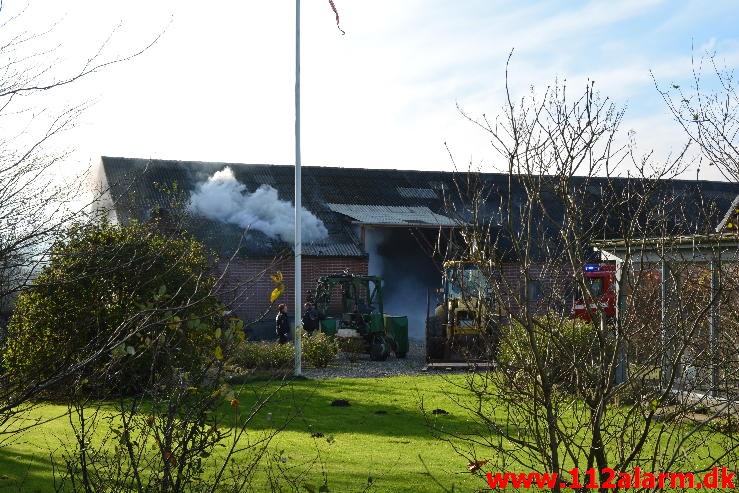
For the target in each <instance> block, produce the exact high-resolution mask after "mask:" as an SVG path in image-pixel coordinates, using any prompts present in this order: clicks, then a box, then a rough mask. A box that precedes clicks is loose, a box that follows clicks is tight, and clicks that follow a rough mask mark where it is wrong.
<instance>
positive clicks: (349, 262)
mask: <svg viewBox="0 0 739 493" xmlns="http://www.w3.org/2000/svg"><path fill="white" fill-rule="evenodd" d="M219 269H220V270H221V272H224V270H225V272H224V273H223V280H222V283H221V299H222V300H223V302H224V303H226V304H227V305H229V306H231V307H232V309H233V311H234V314H235V315H236V316H238V317H240V318H241V319H243V320H244V322H246V323H251V322H253V321H255V320H257V319H258V318H259V317H260V316H263V315H264V314H265V311H266V310H267V309H268V308H269V296H270V293H271V292H272V290H273V289H274V287H275V284H274V282H273V281H272V280H271V279H270V275H271V274H275V273H276V272H277V271H280V272H282V275H283V279H284V284H285V288H286V289H285V292H284V293H283V294H282V296H280V298H279V300H278V301H277V302H276V304H277V303H285V304H287V309H288V313H289V314H290V315H291V316H292V315H294V313H295V307H294V306H293V305H294V300H295V298H294V296H295V295H294V293H295V291H294V289H295V275H294V274H295V270H294V259H293V257H292V256H291V257H288V258H282V259H271V258H249V259H243V260H241V259H240V260H238V261H233V262H232V263H231V264H229V265H227V264H226V263H220V264H219ZM344 269H349V271H350V272H352V273H354V274H367V257H306V256H304V257H303V259H302V269H301V270H302V285H303V293H302V299H303V301H305V298H306V291H308V290H309V289H310V290H314V289H315V287H316V282H317V281H318V278H319V277H321V276H325V275H328V274H336V273H339V272H342V271H343V270H344ZM275 313H276V308H274V309H272V310H270V311H269V312H268V314H267V315H266V316H265V320H267V321H270V323H271V320H272V319H273V318H274V316H275Z"/></svg>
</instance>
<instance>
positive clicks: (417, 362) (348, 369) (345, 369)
mask: <svg viewBox="0 0 739 493" xmlns="http://www.w3.org/2000/svg"><path fill="white" fill-rule="evenodd" d="M424 366H426V348H425V343H424V341H413V340H411V341H410V342H409V347H408V354H407V356H406V357H405V358H404V359H398V358H396V357H395V355H394V354H392V353H391V354H390V356H388V358H387V360H386V361H372V360H370V358H369V355H368V354H362V355H357V356H356V361H351V360H350V359H349V358H348V357H347V355H346V354H344V353H339V359H337V360H336V361H334V362H332V363H331V364H330V365H329V366H328V367H327V368H305V367H304V368H303V376H305V377H308V378H368V377H394V376H398V375H418V374H419V373H421V368H423V367H424Z"/></svg>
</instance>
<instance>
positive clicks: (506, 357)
mask: <svg viewBox="0 0 739 493" xmlns="http://www.w3.org/2000/svg"><path fill="white" fill-rule="evenodd" d="M501 332H502V337H501V341H500V346H499V348H498V364H499V367H500V368H501V369H502V370H503V371H504V373H506V374H507V375H508V376H509V377H512V378H518V379H520V378H524V379H531V378H538V374H539V372H538V371H537V370H536V368H537V360H538V361H539V364H541V367H542V372H543V373H545V374H546V375H547V376H548V379H549V381H550V382H551V383H553V384H556V385H559V386H560V387H561V388H564V389H569V390H572V391H574V390H575V387H576V383H577V381H578V379H579V380H580V381H582V380H583V379H587V380H592V379H594V378H596V373H597V370H598V368H597V360H598V359H599V357H598V355H597V354H595V350H596V348H597V347H598V344H597V332H596V330H595V327H594V326H593V324H590V323H586V322H583V321H581V320H570V319H565V318H561V317H558V316H556V315H546V316H544V317H538V318H534V319H533V320H532V322H531V324H530V325H528V326H526V325H524V324H523V323H521V322H520V321H513V322H512V323H511V324H510V325H508V326H506V327H503V328H502V331H501ZM537 356H538V358H537ZM581 388H582V387H581Z"/></svg>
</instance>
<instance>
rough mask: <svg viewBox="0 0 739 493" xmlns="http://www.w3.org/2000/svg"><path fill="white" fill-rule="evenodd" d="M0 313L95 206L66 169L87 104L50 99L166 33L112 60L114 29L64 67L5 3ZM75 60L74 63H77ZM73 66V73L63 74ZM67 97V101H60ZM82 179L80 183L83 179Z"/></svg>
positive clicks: (0, 70)
mask: <svg viewBox="0 0 739 493" xmlns="http://www.w3.org/2000/svg"><path fill="white" fill-rule="evenodd" d="M0 19H1V23H0V28H1V29H2V32H3V33H4V35H3V38H2V39H0V123H1V124H2V128H3V132H2V135H0V312H3V311H5V312H7V311H8V310H9V308H10V305H11V304H12V298H13V296H14V295H15V294H16V293H17V292H18V290H19V289H21V288H22V287H23V286H25V285H26V284H27V283H28V281H29V279H31V278H32V277H33V276H34V273H35V272H37V269H38V267H39V265H40V264H41V262H42V261H43V259H44V256H45V253H46V250H47V249H48V248H49V247H50V245H51V243H52V242H53V239H54V238H55V235H56V234H58V233H59V231H60V230H61V229H62V228H63V227H64V226H66V225H67V224H69V223H70V222H71V221H72V220H79V219H80V218H81V214H82V212H83V210H84V209H85V208H86V206H87V205H88V204H86V203H84V201H81V200H80V197H84V196H86V193H85V192H86V190H83V189H82V187H83V186H84V180H82V179H75V176H64V174H63V173H61V167H62V165H63V164H64V163H65V160H66V159H68V158H69V156H70V151H71V149H73V147H74V146H73V145H71V143H70V142H69V141H65V139H64V137H65V133H66V132H67V131H68V130H70V129H72V128H73V127H74V125H75V123H76V122H77V120H78V118H79V117H80V115H81V113H82V112H83V111H84V110H85V109H86V108H87V106H88V105H89V103H88V102H86V101H80V102H78V103H77V104H73V105H67V106H66V107H56V106H57V105H50V104H49V103H50V97H51V96H53V95H54V94H57V93H60V92H61V91H62V90H63V89H64V88H65V87H67V86H72V85H74V84H76V83H78V82H80V81H82V80H83V79H87V78H90V77H92V76H94V74H96V73H98V72H100V71H101V70H103V69H105V68H106V67H109V66H111V65H115V64H119V63H123V62H126V61H129V60H132V59H133V58H135V57H137V56H139V55H141V54H143V53H144V52H145V51H146V50H148V49H149V48H150V47H151V46H152V45H153V44H154V43H156V42H157V40H158V39H159V37H160V36H161V34H159V35H156V36H153V39H152V40H150V41H148V42H146V43H145V46H143V47H141V48H139V49H134V50H131V51H130V52H129V54H127V55H124V56H110V55H108V53H107V52H108V50H107V48H108V45H109V43H110V41H111V40H112V39H113V38H114V35H115V30H113V32H112V33H111V35H110V37H109V38H108V39H106V40H104V41H103V42H102V43H101V44H100V46H99V48H98V49H97V50H96V51H94V52H93V53H92V54H91V55H90V56H88V57H85V58H83V59H82V60H81V61H80V62H79V63H77V64H74V63H67V64H62V63H60V62H61V60H60V57H61V53H60V52H59V50H60V48H59V47H58V46H51V47H49V42H48V40H47V38H50V34H52V33H53V29H54V27H53V26H52V27H50V28H49V29H48V30H46V31H40V32H39V30H38V27H37V26H34V27H33V28H29V27H26V26H25V21H26V19H25V18H24V12H23V11H21V12H20V13H18V14H10V13H8V12H7V7H6V6H5V5H3V4H2V3H0ZM70 58H74V57H72V56H70ZM60 67H66V68H60ZM60 96H61V94H60ZM77 178H79V177H77Z"/></svg>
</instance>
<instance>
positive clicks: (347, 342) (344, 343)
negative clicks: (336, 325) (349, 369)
mask: <svg viewBox="0 0 739 493" xmlns="http://www.w3.org/2000/svg"><path fill="white" fill-rule="evenodd" d="M336 342H337V344H338V347H339V351H341V352H342V353H344V354H345V355H346V357H347V358H348V359H349V361H351V362H352V363H353V362H355V361H357V360H358V359H359V357H360V356H361V355H364V354H367V343H366V342H365V341H364V339H360V338H358V337H337V338H336Z"/></svg>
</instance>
